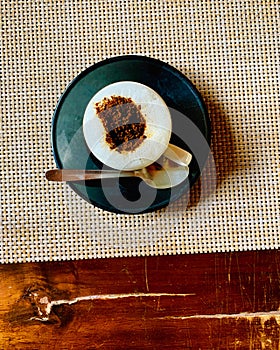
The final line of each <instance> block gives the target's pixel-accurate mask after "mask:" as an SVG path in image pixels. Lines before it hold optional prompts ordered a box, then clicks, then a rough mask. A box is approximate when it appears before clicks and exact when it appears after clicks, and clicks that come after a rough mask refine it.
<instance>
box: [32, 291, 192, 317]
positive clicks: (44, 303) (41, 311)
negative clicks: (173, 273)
mask: <svg viewBox="0 0 280 350" xmlns="http://www.w3.org/2000/svg"><path fill="white" fill-rule="evenodd" d="M194 295H195V294H194V293H187V294H174V293H130V294H100V295H87V296H83V297H76V298H74V299H72V300H64V299H62V300H53V301H49V298H48V297H47V296H44V297H41V298H37V296H38V295H37V294H36V293H34V294H33V297H35V298H34V299H35V300H36V304H37V308H38V315H37V316H33V317H31V318H30V320H37V321H43V322H47V321H49V315H50V314H51V312H52V308H53V306H60V305H73V304H76V303H78V302H80V301H92V300H112V299H123V298H143V297H145V298H146V297H154V298H157V297H158V298H159V297H164V296H167V297H188V296H194ZM30 296H31V295H30Z"/></svg>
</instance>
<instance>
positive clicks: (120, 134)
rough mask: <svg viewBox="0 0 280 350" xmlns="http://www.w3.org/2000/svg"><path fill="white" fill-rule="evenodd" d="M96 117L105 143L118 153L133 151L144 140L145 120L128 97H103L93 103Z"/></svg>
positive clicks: (137, 106) (137, 107) (139, 108)
mask: <svg viewBox="0 0 280 350" xmlns="http://www.w3.org/2000/svg"><path fill="white" fill-rule="evenodd" d="M95 110H96V114H97V116H98V117H99V118H100V120H101V121H102V124H103V126H104V128H105V131H106V142H107V143H108V144H109V146H110V148H111V149H116V150H117V151H118V152H119V153H124V152H131V151H134V150H135V149H136V148H137V147H139V146H140V145H141V143H142V142H143V140H144V139H145V138H146V136H145V129H146V120H145V117H144V116H143V114H142V113H141V106H140V105H137V104H136V103H135V102H134V101H133V100H132V99H131V98H130V97H123V96H115V95H114V96H111V97H110V98H107V97H104V98H103V100H102V101H100V102H97V103H95Z"/></svg>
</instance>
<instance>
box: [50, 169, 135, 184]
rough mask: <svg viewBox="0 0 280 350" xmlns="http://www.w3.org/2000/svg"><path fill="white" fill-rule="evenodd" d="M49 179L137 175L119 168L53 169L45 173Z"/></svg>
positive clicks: (69, 179)
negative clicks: (118, 169)
mask: <svg viewBox="0 0 280 350" xmlns="http://www.w3.org/2000/svg"><path fill="white" fill-rule="evenodd" d="M45 176H46V179H47V180H49V181H58V182H63V181H86V180H96V179H112V178H116V177H129V176H136V174H135V172H134V171H117V170H82V169H52V170H48V171H47V172H46V174H45Z"/></svg>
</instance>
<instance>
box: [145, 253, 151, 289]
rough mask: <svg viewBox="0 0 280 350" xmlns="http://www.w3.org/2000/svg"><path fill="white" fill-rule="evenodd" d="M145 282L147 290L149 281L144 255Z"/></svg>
mask: <svg viewBox="0 0 280 350" xmlns="http://www.w3.org/2000/svg"><path fill="white" fill-rule="evenodd" d="M144 261H145V282H146V289H147V292H149V291H150V290H149V283H148V268H147V257H145V260H144Z"/></svg>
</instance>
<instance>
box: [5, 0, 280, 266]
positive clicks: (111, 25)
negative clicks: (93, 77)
mask: <svg viewBox="0 0 280 350" xmlns="http://www.w3.org/2000/svg"><path fill="white" fill-rule="evenodd" d="M279 13H280V11H279V2H278V1H273V0H247V1H241V0H230V1H228V0H222V1H212V0H207V1H200V0H192V1H180V0H177V1H174V0H172V1H171V0H168V1H166V0H165V1H163V0H162V1H159V0H157V1H138V0H133V1H128V0H123V1H121V0H117V1H113V0H110V1H78V0H71V1H70V0H67V1H66V0H65V1H55V0H54V1H48V0H41V1H39V0H33V1H31V0H17V1H16V0H9V1H8V0H5V1H2V9H1V15H2V18H1V23H2V34H1V37H2V62H1V66H0V67H1V70H2V72H1V78H2V85H1V94H2V103H1V126H2V128H1V152H0V153H1V154H0V156H1V158H0V160H1V177H2V181H1V219H2V220H1V262H3V263H5V262H24V261H43V260H63V259H83V258H91V257H117V256H138V255H139V256H140V255H157V254H176V253H178V254H179V253H191V252H216V251H229V250H232V251H233V250H247V249H266V248H279V242H280V241H279V235H278V232H279V230H278V227H279V225H280V220H279V218H280V210H279V189H280V186H279V170H280V168H279V161H280V159H279V131H280V126H279V50H278V49H279V23H280V18H279ZM131 53H133V54H144V55H147V56H150V57H155V58H159V59H161V60H163V61H165V62H167V63H169V64H171V65H173V66H175V67H176V68H178V69H179V70H181V71H182V72H183V73H184V74H185V75H186V76H187V77H188V78H189V79H191V80H192V82H193V83H194V84H195V85H196V86H197V88H198V89H199V90H200V92H201V94H202V95H203V98H204V99H205V102H206V104H207V107H208V109H209V112H210V116H211V119H212V126H213V145H212V151H213V156H214V159H215V166H214V164H213V163H212V164H211V163H210V165H209V166H208V168H207V169H206V171H205V173H204V177H203V179H202V181H201V184H199V183H198V184H197V185H196V186H195V187H194V188H193V189H192V191H191V194H190V199H189V201H188V198H187V196H185V197H184V196H183V198H181V199H180V200H178V201H177V202H175V203H174V204H172V205H171V206H169V207H168V208H167V209H164V210H160V211H157V212H154V213H150V214H142V215H117V214H112V213H109V212H105V211H102V210H101V209H98V208H94V207H93V206H91V205H89V204H87V203H86V202H85V201H83V200H82V199H80V198H79V197H78V196H77V195H76V194H75V193H74V192H73V191H72V190H71V189H70V188H68V187H67V186H66V185H59V184H54V183H47V182H46V181H45V179H44V172H45V170H47V169H49V168H53V167H54V166H55V164H54V160H53V156H52V153H51V144H50V131H51V118H52V114H53V111H54V108H55V106H56V104H57V100H58V98H59V96H60V95H61V93H62V92H63V90H64V89H65V87H66V86H67V84H68V83H69V82H70V81H71V80H72V79H73V78H74V77H75V76H76V75H77V74H78V73H80V72H81V71H82V70H84V69H85V68H86V67H89V66H90V65H92V64H94V63H96V62H98V61H100V60H102V59H104V58H107V57H111V56H116V55H121V54H131ZM215 180H216V184H215ZM205 184H206V185H205ZM215 186H216V189H215ZM201 188H202V189H203V188H204V189H205V188H206V189H207V190H208V191H202V190H201ZM202 192H203V193H202ZM187 202H188V203H187Z"/></svg>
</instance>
